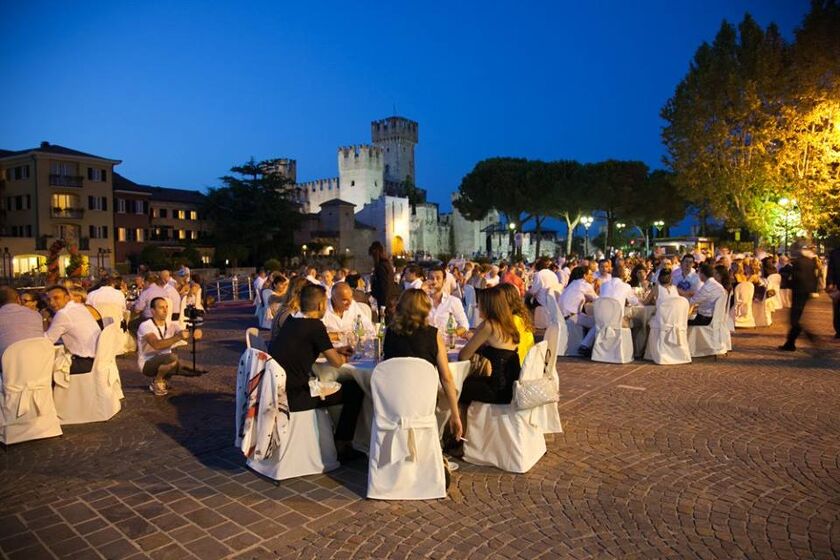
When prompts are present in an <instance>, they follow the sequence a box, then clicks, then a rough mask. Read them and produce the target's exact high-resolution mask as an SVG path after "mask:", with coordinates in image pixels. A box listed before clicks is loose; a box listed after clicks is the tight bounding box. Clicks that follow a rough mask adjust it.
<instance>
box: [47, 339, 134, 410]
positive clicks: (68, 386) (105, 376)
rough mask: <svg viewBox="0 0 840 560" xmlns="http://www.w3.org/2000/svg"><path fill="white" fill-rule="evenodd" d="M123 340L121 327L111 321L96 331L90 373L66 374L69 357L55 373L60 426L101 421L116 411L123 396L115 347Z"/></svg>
mask: <svg viewBox="0 0 840 560" xmlns="http://www.w3.org/2000/svg"><path fill="white" fill-rule="evenodd" d="M123 340H124V336H123V332H122V329H120V326H119V325H118V324H114V323H112V324H110V325H108V326H107V327H105V329H104V330H103V331H102V332H101V333H99V339H98V340H97V341H96V356H95V357H94V359H93V369H92V370H91V371H90V372H88V373H82V374H79V375H70V369H69V366H70V363H69V360H67V361H65V362H64V363H63V365H62V366H61V367H60V370H59V371H56V372H55V374H54V376H53V380H54V381H55V388H54V389H53V397H54V398H55V409H56V411H57V412H58V418H59V420H60V421H61V424H62V425H66V424H87V423H88V422H104V421H106V420H110V419H111V418H113V416H114V415H115V414H116V413H117V412H119V411H120V408H121V407H122V406H121V404H120V399H122V398H124V395H123V391H122V383H121V381H120V371H119V369H118V368H117V360H116V349H117V346H118V345H119V343H120V342H122V341H123Z"/></svg>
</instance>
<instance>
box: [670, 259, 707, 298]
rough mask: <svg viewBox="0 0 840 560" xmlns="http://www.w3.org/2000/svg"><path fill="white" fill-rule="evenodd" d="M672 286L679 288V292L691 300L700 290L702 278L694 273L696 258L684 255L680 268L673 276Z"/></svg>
mask: <svg viewBox="0 0 840 560" xmlns="http://www.w3.org/2000/svg"><path fill="white" fill-rule="evenodd" d="M671 284H673V285H674V286H676V287H677V292H678V293H679V294H680V295H681V296H683V297H685V298H690V297H691V296H693V295H694V294H695V293H696V292H697V290H699V289H700V286H701V284H702V282H701V281H700V276H699V275H698V274H697V273H696V272H694V256H693V255H690V254H686V255H683V258H682V260H681V261H680V267H679V268H678V269H676V270H675V271H674V272H673V273H672V274H671Z"/></svg>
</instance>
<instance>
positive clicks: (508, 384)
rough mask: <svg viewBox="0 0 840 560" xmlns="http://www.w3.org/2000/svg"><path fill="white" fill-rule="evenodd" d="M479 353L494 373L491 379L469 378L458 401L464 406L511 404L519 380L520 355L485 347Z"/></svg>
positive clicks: (514, 351)
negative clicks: (514, 386) (487, 361)
mask: <svg viewBox="0 0 840 560" xmlns="http://www.w3.org/2000/svg"><path fill="white" fill-rule="evenodd" d="M478 353H479V354H481V355H482V356H484V357H485V358H487V359H488V360H489V361H490V365H491V366H492V368H493V373H492V374H491V375H490V376H489V377H479V376H476V375H471V376H469V377H467V378H466V379H465V380H464V386H463V388H462V389H461V396H460V397H459V398H458V400H459V401H460V402H461V403H463V404H469V403H470V402H472V401H478V402H484V403H490V404H509V403H510V401H512V400H513V382H514V381H516V380H517V379H519V369H520V364H519V354H518V353H517V351H516V350H503V349H501V348H493V347H492V346H483V347H482V348H481V349H480V350H479V351H478Z"/></svg>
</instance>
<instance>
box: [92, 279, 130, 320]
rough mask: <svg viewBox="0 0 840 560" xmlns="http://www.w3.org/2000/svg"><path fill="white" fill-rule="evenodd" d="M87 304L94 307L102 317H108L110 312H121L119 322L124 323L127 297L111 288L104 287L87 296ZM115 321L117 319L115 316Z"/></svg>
mask: <svg viewBox="0 0 840 560" xmlns="http://www.w3.org/2000/svg"><path fill="white" fill-rule="evenodd" d="M87 304H88V305H92V306H93V307H95V308H96V310H97V311H99V313H100V314H102V315H108V316H109V317H110V316H111V315H110V314H108V313H107V312H108V310H113V311H114V313H116V310H119V321H122V319H123V315H124V314H125V295H124V294H123V293H122V292H121V291H120V290H117V289H116V288H113V287H111V286H102V287H101V288H98V289H96V290H93V291H92V292H90V293H89V294H88V296H87ZM113 318H114V319H116V318H117V316H116V315H115V316H114V317H113ZM119 321H117V322H119Z"/></svg>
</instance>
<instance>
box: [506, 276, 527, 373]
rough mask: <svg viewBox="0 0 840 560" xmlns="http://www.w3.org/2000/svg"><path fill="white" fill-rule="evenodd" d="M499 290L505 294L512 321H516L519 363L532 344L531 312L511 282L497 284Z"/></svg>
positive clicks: (523, 359)
mask: <svg viewBox="0 0 840 560" xmlns="http://www.w3.org/2000/svg"><path fill="white" fill-rule="evenodd" d="M499 290H501V291H502V294H504V296H505V301H507V304H508V307H510V311H511V313H513V321H514V323H516V330H517V331H518V332H519V346H518V347H517V353H518V354H519V363H520V364H521V363H523V362H524V361H525V356H527V355H528V351H529V350H530V349H531V347H532V346H533V345H534V324H533V322H532V321H531V314H530V313H529V312H528V308H527V307H525V301H524V300H523V299H522V296H521V295H519V288H517V287H516V286H514V285H513V284H499Z"/></svg>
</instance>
